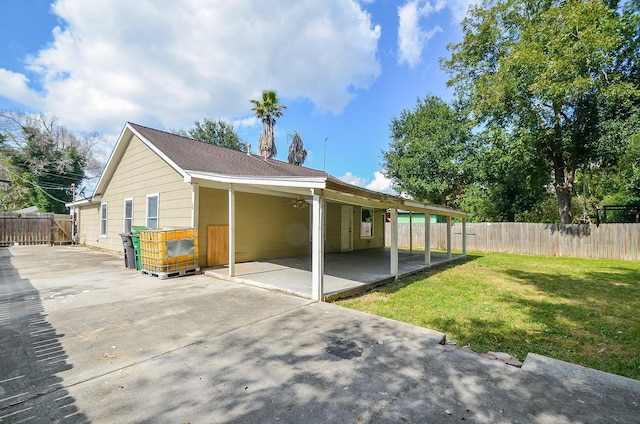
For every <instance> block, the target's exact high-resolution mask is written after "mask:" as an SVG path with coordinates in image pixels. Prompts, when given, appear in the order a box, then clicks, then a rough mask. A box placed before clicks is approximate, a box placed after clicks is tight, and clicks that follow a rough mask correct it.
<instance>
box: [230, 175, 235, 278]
mask: <svg viewBox="0 0 640 424" xmlns="http://www.w3.org/2000/svg"><path fill="white" fill-rule="evenodd" d="M235 275H236V191H235V188H234V187H233V184H229V277H235Z"/></svg>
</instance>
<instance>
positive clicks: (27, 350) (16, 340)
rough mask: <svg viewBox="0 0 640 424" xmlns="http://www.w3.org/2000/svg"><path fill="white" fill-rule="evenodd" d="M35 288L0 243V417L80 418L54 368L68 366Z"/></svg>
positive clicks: (71, 420)
mask: <svg viewBox="0 0 640 424" xmlns="http://www.w3.org/2000/svg"><path fill="white" fill-rule="evenodd" d="M46 316H47V314H46V313H45V312H44V308H43V306H42V300H41V298H40V293H39V292H38V290H37V289H36V288H35V287H33V285H32V284H31V283H30V282H29V280H26V279H23V278H20V275H19V273H18V271H17V270H16V269H15V267H14V266H13V265H12V263H11V252H10V251H9V249H6V248H0V346H2V349H0V421H2V422H64V423H86V422H88V421H89V420H88V419H87V417H86V416H84V415H83V414H81V413H79V412H78V408H77V407H76V406H75V399H74V398H73V397H71V396H70V395H69V392H68V391H67V390H65V389H64V388H63V384H62V379H61V378H60V377H58V376H57V375H56V374H58V373H60V372H62V371H66V370H68V369H70V368H72V365H71V364H69V363H67V354H66V353H65V351H64V348H63V347H62V345H61V343H60V338H61V337H63V336H64V335H63V334H59V333H57V331H56V329H55V328H53V327H52V326H51V324H49V323H48V322H47V319H46Z"/></svg>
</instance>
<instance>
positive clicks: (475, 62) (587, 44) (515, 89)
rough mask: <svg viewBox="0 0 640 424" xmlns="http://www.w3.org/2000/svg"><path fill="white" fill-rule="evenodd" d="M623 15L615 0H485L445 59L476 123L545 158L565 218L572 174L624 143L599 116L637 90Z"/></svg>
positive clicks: (603, 159)
mask: <svg viewBox="0 0 640 424" xmlns="http://www.w3.org/2000/svg"><path fill="white" fill-rule="evenodd" d="M632 3H635V2H632ZM629 16H631V14H626V15H625V14H622V13H621V12H620V11H619V10H618V8H617V2H615V1H609V2H605V1H603V0H565V1H560V0H542V1H540V0H497V1H490V0H487V1H485V2H484V3H482V4H481V5H479V6H475V7H472V8H471V9H470V11H469V13H468V15H467V18H466V19H465V21H464V23H463V34H464V36H463V40H462V41H461V42H460V43H457V44H453V45H451V46H450V50H451V52H452V54H451V57H450V58H448V59H447V60H445V61H443V65H444V67H445V69H447V70H448V71H449V73H450V76H451V79H450V81H449V84H450V85H452V86H454V87H455V88H456V90H457V93H458V94H459V95H460V98H461V99H463V101H464V102H465V103H466V104H467V105H469V107H470V109H471V111H472V115H473V117H474V119H476V120H477V122H478V123H479V124H481V125H483V126H485V127H491V126H496V127H500V128H503V129H506V130H508V131H510V132H511V133H512V134H514V135H515V136H516V137H515V138H517V139H518V140H520V142H522V141H525V142H526V143H528V144H529V146H530V148H531V149H532V150H533V151H535V152H537V155H534V156H532V158H533V160H538V161H540V160H543V161H546V162H547V163H548V164H549V165H550V167H551V169H552V170H553V171H552V178H551V184H552V186H553V188H554V191H555V194H556V197H557V202H558V213H559V217H560V222H562V223H571V221H572V217H571V211H570V207H571V198H572V194H573V190H574V181H575V177H576V172H577V171H579V170H584V169H587V168H588V167H590V166H594V165H596V166H597V165H598V164H602V163H606V162H608V161H615V156H616V154H617V153H618V152H620V151H621V150H623V148H621V147H620V146H624V144H625V143H626V140H624V139H623V138H622V137H621V136H620V135H616V134H615V133H614V132H610V131H609V132H607V134H605V132H606V130H605V128H604V126H603V121H604V120H605V119H606V117H607V113H609V112H610V111H611V110H612V108H613V109H615V106H614V105H618V104H622V103H624V102H625V99H628V98H629V97H633V96H636V95H637V89H636V87H635V86H634V84H633V82H632V81H630V80H629V78H628V74H625V66H626V65H625V60H627V58H628V56H627V58H625V57H624V54H625V53H624V52H625V49H626V48H628V47H629V42H630V41H632V39H630V38H629V37H630V34H633V31H632V30H630V28H632V27H633V25H632V23H631V22H630V20H629V19H626V18H628V17H629ZM631 38H633V35H632V36H631ZM627 68H628V67H627ZM605 135H606V136H605Z"/></svg>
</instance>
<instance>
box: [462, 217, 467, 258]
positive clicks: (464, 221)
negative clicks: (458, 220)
mask: <svg viewBox="0 0 640 424" xmlns="http://www.w3.org/2000/svg"><path fill="white" fill-rule="evenodd" d="M462 256H464V257H465V259H466V258H467V218H462Z"/></svg>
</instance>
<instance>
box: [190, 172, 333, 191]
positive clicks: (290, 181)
mask: <svg viewBox="0 0 640 424" xmlns="http://www.w3.org/2000/svg"><path fill="white" fill-rule="evenodd" d="M185 174H186V175H185V177H184V181H185V182H188V183H189V182H193V180H194V179H199V180H205V181H214V182H219V183H225V184H247V185H259V186H271V187H295V188H318V189H323V188H325V185H326V178H325V177H260V176H255V175H247V176H244V175H226V174H216V173H213V172H202V171H189V170H187V171H185Z"/></svg>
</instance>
